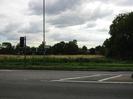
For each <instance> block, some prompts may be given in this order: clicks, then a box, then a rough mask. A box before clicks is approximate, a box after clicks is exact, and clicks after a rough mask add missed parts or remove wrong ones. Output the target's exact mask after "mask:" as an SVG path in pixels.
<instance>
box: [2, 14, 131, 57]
mask: <svg viewBox="0 0 133 99" xmlns="http://www.w3.org/2000/svg"><path fill="white" fill-rule="evenodd" d="M109 34H110V38H108V39H106V40H105V41H104V43H103V45H102V46H97V47H95V48H91V49H87V47H86V46H83V47H82V48H79V47H78V45H77V40H73V41H69V42H64V41H62V42H59V43H57V44H55V45H54V46H49V47H46V48H45V54H55V55H58V54H59V55H62V54H70V55H73V54H102V55H105V56H107V57H110V58H116V59H133V12H130V13H123V14H119V15H118V16H117V17H116V18H115V19H114V20H113V22H112V24H111V25H110V30H109ZM43 45H44V44H43V43H42V44H40V45H39V46H38V47H29V46H27V47H26V53H27V54H38V55H42V54H43V52H44V46H43ZM22 53H23V50H22V48H20V46H19V44H18V45H17V46H12V44H11V43H8V42H4V43H2V45H1V49H0V54H22Z"/></svg>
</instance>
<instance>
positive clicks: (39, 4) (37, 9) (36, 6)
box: [29, 0, 43, 15]
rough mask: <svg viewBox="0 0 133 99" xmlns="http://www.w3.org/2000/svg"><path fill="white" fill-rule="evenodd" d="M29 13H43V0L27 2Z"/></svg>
mask: <svg viewBox="0 0 133 99" xmlns="http://www.w3.org/2000/svg"><path fill="white" fill-rule="evenodd" d="M29 10H30V14H35V15H42V14H43V0H32V1H31V2H29Z"/></svg>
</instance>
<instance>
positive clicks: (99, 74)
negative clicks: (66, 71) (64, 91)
mask: <svg viewBox="0 0 133 99" xmlns="http://www.w3.org/2000/svg"><path fill="white" fill-rule="evenodd" d="M100 75H101V74H96V75H89V76H81V77H72V78H63V79H59V80H52V81H65V80H72V79H80V78H88V77H96V76H100Z"/></svg>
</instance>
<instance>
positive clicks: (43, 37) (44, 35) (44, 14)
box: [43, 0, 46, 55]
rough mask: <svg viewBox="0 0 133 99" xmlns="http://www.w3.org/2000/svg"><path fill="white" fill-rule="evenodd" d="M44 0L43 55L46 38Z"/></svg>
mask: <svg viewBox="0 0 133 99" xmlns="http://www.w3.org/2000/svg"><path fill="white" fill-rule="evenodd" d="M45 36H46V35H45V0H43V55H45V46H46V39H45Z"/></svg>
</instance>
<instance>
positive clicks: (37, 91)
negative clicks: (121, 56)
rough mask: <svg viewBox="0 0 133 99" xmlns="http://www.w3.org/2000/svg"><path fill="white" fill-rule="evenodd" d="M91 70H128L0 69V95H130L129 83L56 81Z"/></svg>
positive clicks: (53, 98)
mask: <svg viewBox="0 0 133 99" xmlns="http://www.w3.org/2000/svg"><path fill="white" fill-rule="evenodd" d="M95 74H116V75H119V74H123V75H129V74H130V72H99V71H90V72H89V71H44V70H43V71H39V70H0V99H132V98H133V84H131V83H130V84H129V83H121V84H120V83H93V82H86V83H85V82H78V81H77V82H76V81H75V82H71V81H68V82H67V81H60V79H67V78H68V79H69V78H72V79H73V78H74V77H77V78H79V77H85V76H87V75H95ZM100 78H101V77H100ZM72 79H71V80H72ZM93 79H94V78H93ZM54 80H55V81H54ZM56 80H57V81H56ZM58 80H59V81H58ZM69 80H70V79H69Z"/></svg>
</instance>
